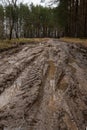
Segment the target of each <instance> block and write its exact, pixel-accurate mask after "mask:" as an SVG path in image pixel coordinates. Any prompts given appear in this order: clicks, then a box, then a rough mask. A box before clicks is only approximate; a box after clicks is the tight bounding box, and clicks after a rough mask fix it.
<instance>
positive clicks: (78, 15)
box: [56, 0, 87, 38]
mask: <svg viewBox="0 0 87 130" xmlns="http://www.w3.org/2000/svg"><path fill="white" fill-rule="evenodd" d="M58 1H59V4H58V7H57V8H56V13H57V16H58V22H59V24H60V26H61V27H62V28H63V30H64V33H65V35H66V36H70V37H81V38H83V37H87V0H58Z"/></svg>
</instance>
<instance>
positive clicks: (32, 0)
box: [0, 0, 55, 6]
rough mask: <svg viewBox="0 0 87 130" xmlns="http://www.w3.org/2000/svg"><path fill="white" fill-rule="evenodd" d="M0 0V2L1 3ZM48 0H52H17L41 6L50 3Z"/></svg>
mask: <svg viewBox="0 0 87 130" xmlns="http://www.w3.org/2000/svg"><path fill="white" fill-rule="evenodd" d="M1 1H2V0H0V3H2V2H1ZM41 1H42V2H41ZM50 1H52V0H18V3H20V2H23V3H27V4H28V5H30V4H31V3H33V4H34V5H39V4H41V5H42V6H48V5H50ZM54 6H55V5H54Z"/></svg>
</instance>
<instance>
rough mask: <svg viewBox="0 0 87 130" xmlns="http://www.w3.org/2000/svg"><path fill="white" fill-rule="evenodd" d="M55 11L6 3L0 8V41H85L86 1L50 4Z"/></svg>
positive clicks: (74, 0) (70, 0) (61, 0)
mask: <svg viewBox="0 0 87 130" xmlns="http://www.w3.org/2000/svg"><path fill="white" fill-rule="evenodd" d="M55 2H56V4H57V6H56V7H54V8H53V7H43V6H41V5H37V6H35V5H33V4H31V5H29V6H28V5H27V4H23V3H20V4H18V3H17V0H13V1H9V0H6V4H3V3H2V4H1V5H0V38H1V39H5V38H9V39H11V38H22V37H24V38H32V37H54V38H59V37H61V36H68V37H80V38H83V37H85V38H86V37H87V0H57V1H52V4H53V3H55Z"/></svg>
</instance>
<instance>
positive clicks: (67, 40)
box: [60, 37, 87, 47]
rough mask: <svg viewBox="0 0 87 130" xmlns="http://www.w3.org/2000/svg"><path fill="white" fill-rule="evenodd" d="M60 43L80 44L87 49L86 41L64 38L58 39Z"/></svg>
mask: <svg viewBox="0 0 87 130" xmlns="http://www.w3.org/2000/svg"><path fill="white" fill-rule="evenodd" d="M60 41H63V42H68V43H77V44H82V45H84V46H86V47H87V39H81V38H69V37H64V38H60Z"/></svg>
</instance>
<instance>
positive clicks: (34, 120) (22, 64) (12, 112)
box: [0, 40, 87, 130]
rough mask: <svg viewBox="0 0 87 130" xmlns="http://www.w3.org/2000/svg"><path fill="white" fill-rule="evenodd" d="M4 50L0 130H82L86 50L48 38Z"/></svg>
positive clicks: (86, 118) (86, 122)
mask: <svg viewBox="0 0 87 130" xmlns="http://www.w3.org/2000/svg"><path fill="white" fill-rule="evenodd" d="M15 49H16V50H17V51H16V50H15ZM10 51H11V50H10ZM10 51H7V52H6V53H1V54H0V129H1V130H85V128H86V126H87V48H85V47H83V46H82V45H76V44H69V43H64V42H59V41H58V40H49V41H48V42H47V43H38V44H36V45H35V44H34V45H28V44H25V45H22V46H20V49H19V47H18V48H14V50H12V51H11V53H10Z"/></svg>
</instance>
